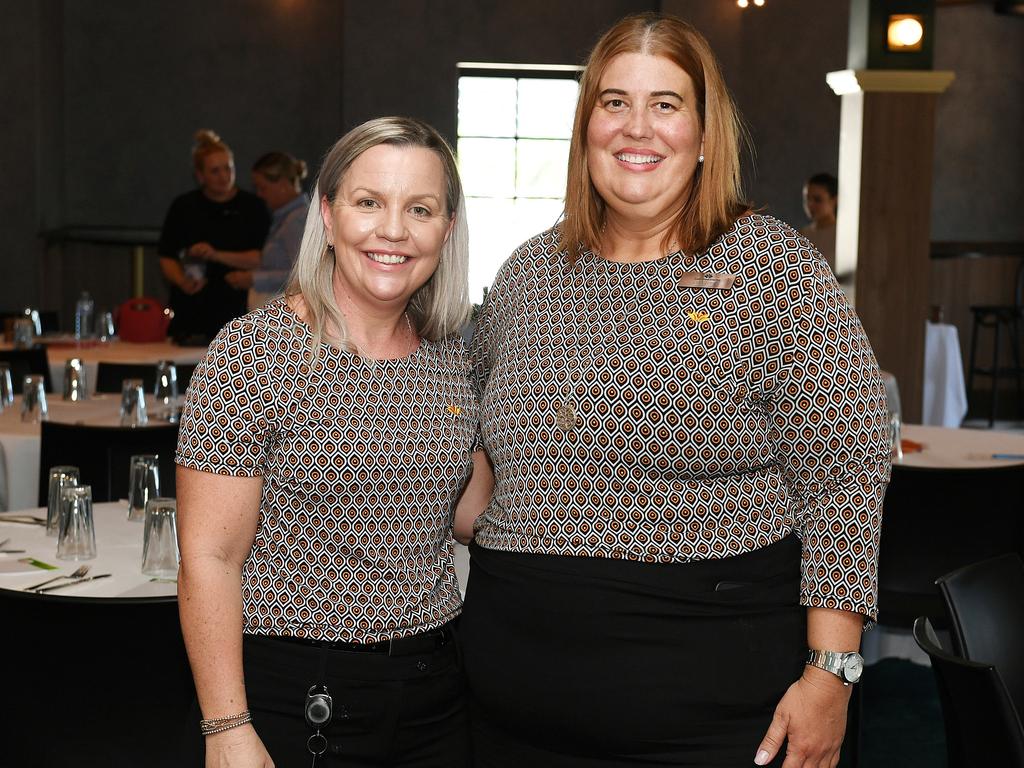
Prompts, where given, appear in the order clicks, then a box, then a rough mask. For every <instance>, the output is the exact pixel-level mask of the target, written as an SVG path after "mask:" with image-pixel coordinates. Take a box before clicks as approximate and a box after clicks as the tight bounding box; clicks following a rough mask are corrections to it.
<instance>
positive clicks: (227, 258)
mask: <svg viewBox="0 0 1024 768" xmlns="http://www.w3.org/2000/svg"><path fill="white" fill-rule="evenodd" d="M192 167H193V170H194V172H195V177H196V181H197V182H198V184H199V188H198V189H195V190H192V191H191V192H186V193H185V194H183V195H180V196H179V197H177V198H175V199H174V201H173V202H172V203H171V207H170V208H169V209H168V211H167V215H166V217H165V218H164V224H163V228H162V229H161V230H160V242H159V244H158V245H157V253H158V255H159V257H160V271H161V272H162V273H163V276H164V278H165V279H166V280H167V282H168V283H169V286H170V297H169V304H170V307H171V309H172V310H173V311H174V318H173V319H172V320H171V325H170V328H169V329H168V332H169V334H170V335H171V336H172V337H174V338H175V339H177V340H181V341H187V342H189V343H201V344H207V343H208V342H209V341H210V339H212V338H213V337H214V336H215V335H216V334H217V332H218V331H219V330H220V329H221V327H222V326H223V325H224V324H225V323H227V322H229V321H231V320H233V319H235V318H236V317H239V316H241V315H243V314H245V311H246V291H245V290H239V289H237V288H234V287H232V286H231V285H230V284H229V283H228V282H227V280H226V279H225V277H226V276H227V274H228V272H230V271H232V270H235V269H253V268H255V267H256V266H258V264H259V250H260V249H261V248H262V247H263V241H264V240H265V239H266V236H267V229H268V228H269V226H270V214H269V212H268V211H267V208H266V206H265V205H264V204H263V201H262V200H260V199H259V198H258V197H257V196H256V195H254V194H252V193H250V192H246V191H245V190H242V189H239V188H238V187H237V186H236V185H235V159H234V155H233V153H232V152H231V148H230V147H228V145H227V144H225V143H224V142H223V141H222V140H221V138H220V136H218V135H217V134H216V133H214V132H213V131H210V130H201V131H197V132H196V134H195V144H194V145H193V147H192Z"/></svg>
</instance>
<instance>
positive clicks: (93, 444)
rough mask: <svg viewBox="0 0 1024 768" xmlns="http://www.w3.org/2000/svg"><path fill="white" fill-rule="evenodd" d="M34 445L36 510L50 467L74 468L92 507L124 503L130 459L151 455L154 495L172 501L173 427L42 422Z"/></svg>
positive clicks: (44, 498) (42, 499)
mask: <svg viewBox="0 0 1024 768" xmlns="http://www.w3.org/2000/svg"><path fill="white" fill-rule="evenodd" d="M41 427H42V439H41V441H40V446H39V505H40V506H42V507H45V506H46V503H47V495H48V492H49V488H48V487H47V486H48V484H49V472H50V467H54V466H57V465H60V464H70V465H71V466H75V467H78V468H79V470H80V476H81V478H82V483H83V484H84V485H90V486H92V498H93V501H95V502H100V501H117V500H118V499H126V498H128V473H129V471H130V470H129V467H130V462H131V457H132V456H134V455H135V454H139V453H155V454H157V455H158V456H159V457H160V458H159V466H160V495H161V496H174V493H175V485H174V450H175V448H176V447H177V444H178V425H177V424H159V425H156V426H152V427H96V426H88V425H84V424H59V423H57V422H53V421H44V422H42V425H41Z"/></svg>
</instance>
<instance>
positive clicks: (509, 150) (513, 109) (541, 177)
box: [457, 64, 579, 302]
mask: <svg viewBox="0 0 1024 768" xmlns="http://www.w3.org/2000/svg"><path fill="white" fill-rule="evenodd" d="M577 72H578V70H577V68H575V67H565V66H562V67H552V68H551V71H547V70H545V69H544V68H541V67H538V65H533V66H529V67H526V66H524V67H516V66H515V65H500V67H499V65H483V64H472V65H460V70H459V75H460V76H459V121H458V129H457V130H458V145H457V152H458V156H459V171H460V172H461V174H462V183H463V187H464V189H465V192H466V208H467V213H468V217H469V253H470V256H469V289H470V298H471V299H472V300H473V301H474V302H479V301H481V299H482V298H483V294H484V289H485V288H489V287H490V285H491V283H492V282H494V276H495V274H496V273H497V271H498V269H499V268H500V267H501V265H502V264H503V263H504V262H505V260H506V259H508V257H509V256H510V255H511V254H512V251H513V250H515V248H516V247H517V246H519V245H520V244H521V243H522V242H523V241H525V240H527V239H529V238H530V237H532V236H533V235H535V234H537V233H538V232H541V231H543V230H545V229H548V228H550V227H552V226H553V225H554V224H555V223H556V222H557V221H558V218H559V217H560V216H561V214H562V202H563V197H564V195H565V172H566V164H567V163H568V159H569V139H570V137H571V135H572V121H573V115H574V113H575V110H576V98H577V94H578V92H579V87H578V85H577V83H576V80H575V76H576V74H577Z"/></svg>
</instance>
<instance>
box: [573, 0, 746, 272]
mask: <svg viewBox="0 0 1024 768" xmlns="http://www.w3.org/2000/svg"><path fill="white" fill-rule="evenodd" d="M623 53H642V54H646V55H649V56H663V57H664V58H666V59H668V60H669V61H672V62H673V63H675V64H676V65H677V66H679V67H680V68H681V69H682V70H683V71H684V72H686V74H687V75H689V76H690V79H691V80H692V81H693V88H694V95H695V97H696V100H697V109H698V112H699V115H700V122H701V129H702V131H703V134H704V162H703V163H701V164H699V165H698V168H697V171H696V173H695V174H694V176H693V181H692V182H691V184H690V189H689V192H688V195H687V197H686V199H685V200H684V201H683V204H682V206H681V208H680V210H679V212H678V213H677V214H676V217H675V219H674V221H673V222H672V226H671V227H670V228H669V230H668V232H667V233H666V235H665V242H664V243H663V246H664V247H665V248H668V247H669V244H670V243H672V242H676V243H678V244H679V246H680V247H681V248H683V249H684V250H687V251H690V252H699V251H702V250H704V249H706V248H707V247H708V246H709V245H710V244H711V243H712V242H713V241H714V240H715V238H717V237H718V236H719V235H721V234H722V233H723V232H725V231H726V230H727V229H728V228H729V227H730V226H732V224H733V222H735V221H736V219H737V218H738V217H739V216H740V214H742V213H743V212H744V211H745V210H747V209H748V208H749V206H748V205H747V204H746V203H745V202H743V201H742V179H741V176H740V147H741V144H745V143H746V132H745V130H744V128H743V124H742V122H741V120H740V116H739V112H738V111H737V109H736V105H735V104H734V103H733V100H732V96H731V95H730V93H729V89H728V88H727V87H726V85H725V81H724V80H723V79H722V73H721V70H720V69H719V67H718V62H717V60H716V59H715V55H714V53H712V51H711V46H710V45H708V41H707V40H705V39H704V36H703V35H701V34H700V32H698V31H697V30H696V29H694V28H693V27H692V26H691V25H690V24H687V23H686V22H685V21H682V20H681V19H678V18H675V17H674V16H667V15H662V14H657V13H644V14H639V15H636V16H628V17H626V18H624V19H622V20H621V21H619V22H618V23H616V24H615V26H613V27H612V28H611V29H609V30H608V31H607V32H605V34H604V35H603V36H602V37H601V39H600V40H598V42H597V45H595V46H594V49H593V50H592V51H591V53H590V57H589V59H588V60H587V65H586V67H585V68H584V70H583V75H582V77H581V78H580V94H579V101H578V102H577V104H576V117H575V120H574V122H573V129H572V141H571V143H570V147H569V170H568V179H567V182H566V194H565V217H564V220H563V221H562V224H561V239H560V244H561V247H562V249H563V250H564V251H565V252H566V253H567V254H568V256H569V259H570V260H571V261H573V262H575V260H576V259H577V258H578V257H579V255H580V253H581V251H582V249H584V248H587V249H591V250H594V249H596V248H598V246H599V243H600V241H601V229H602V227H603V225H604V220H605V203H604V200H602V199H601V196H600V195H599V194H598V193H597V189H596V188H595V187H594V183H593V181H592V180H591V178H590V169H589V167H588V165H587V129H588V128H589V127H590V118H591V115H592V114H593V111H594V107H595V105H596V104H597V98H598V95H599V92H600V88H601V78H602V77H603V76H604V72H605V70H606V69H607V68H608V64H609V63H610V62H611V60H612V59H613V58H615V57H616V56H618V55H619V54H623Z"/></svg>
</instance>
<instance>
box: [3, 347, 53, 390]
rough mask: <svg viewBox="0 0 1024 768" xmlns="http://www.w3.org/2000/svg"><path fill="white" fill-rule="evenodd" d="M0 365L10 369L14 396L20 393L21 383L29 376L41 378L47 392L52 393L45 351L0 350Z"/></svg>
mask: <svg viewBox="0 0 1024 768" xmlns="http://www.w3.org/2000/svg"><path fill="white" fill-rule="evenodd" d="M0 363H7V364H8V365H9V366H10V367H11V383H12V384H13V385H14V391H15V393H16V394H20V393H21V383H22V381H24V378H25V377H26V376H29V375H33V376H42V377H43V382H44V383H45V386H46V391H47V392H53V381H52V380H51V379H50V361H49V360H48V359H47V357H46V350H45V349H43V348H42V347H32V348H31V349H3V350H0Z"/></svg>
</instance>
